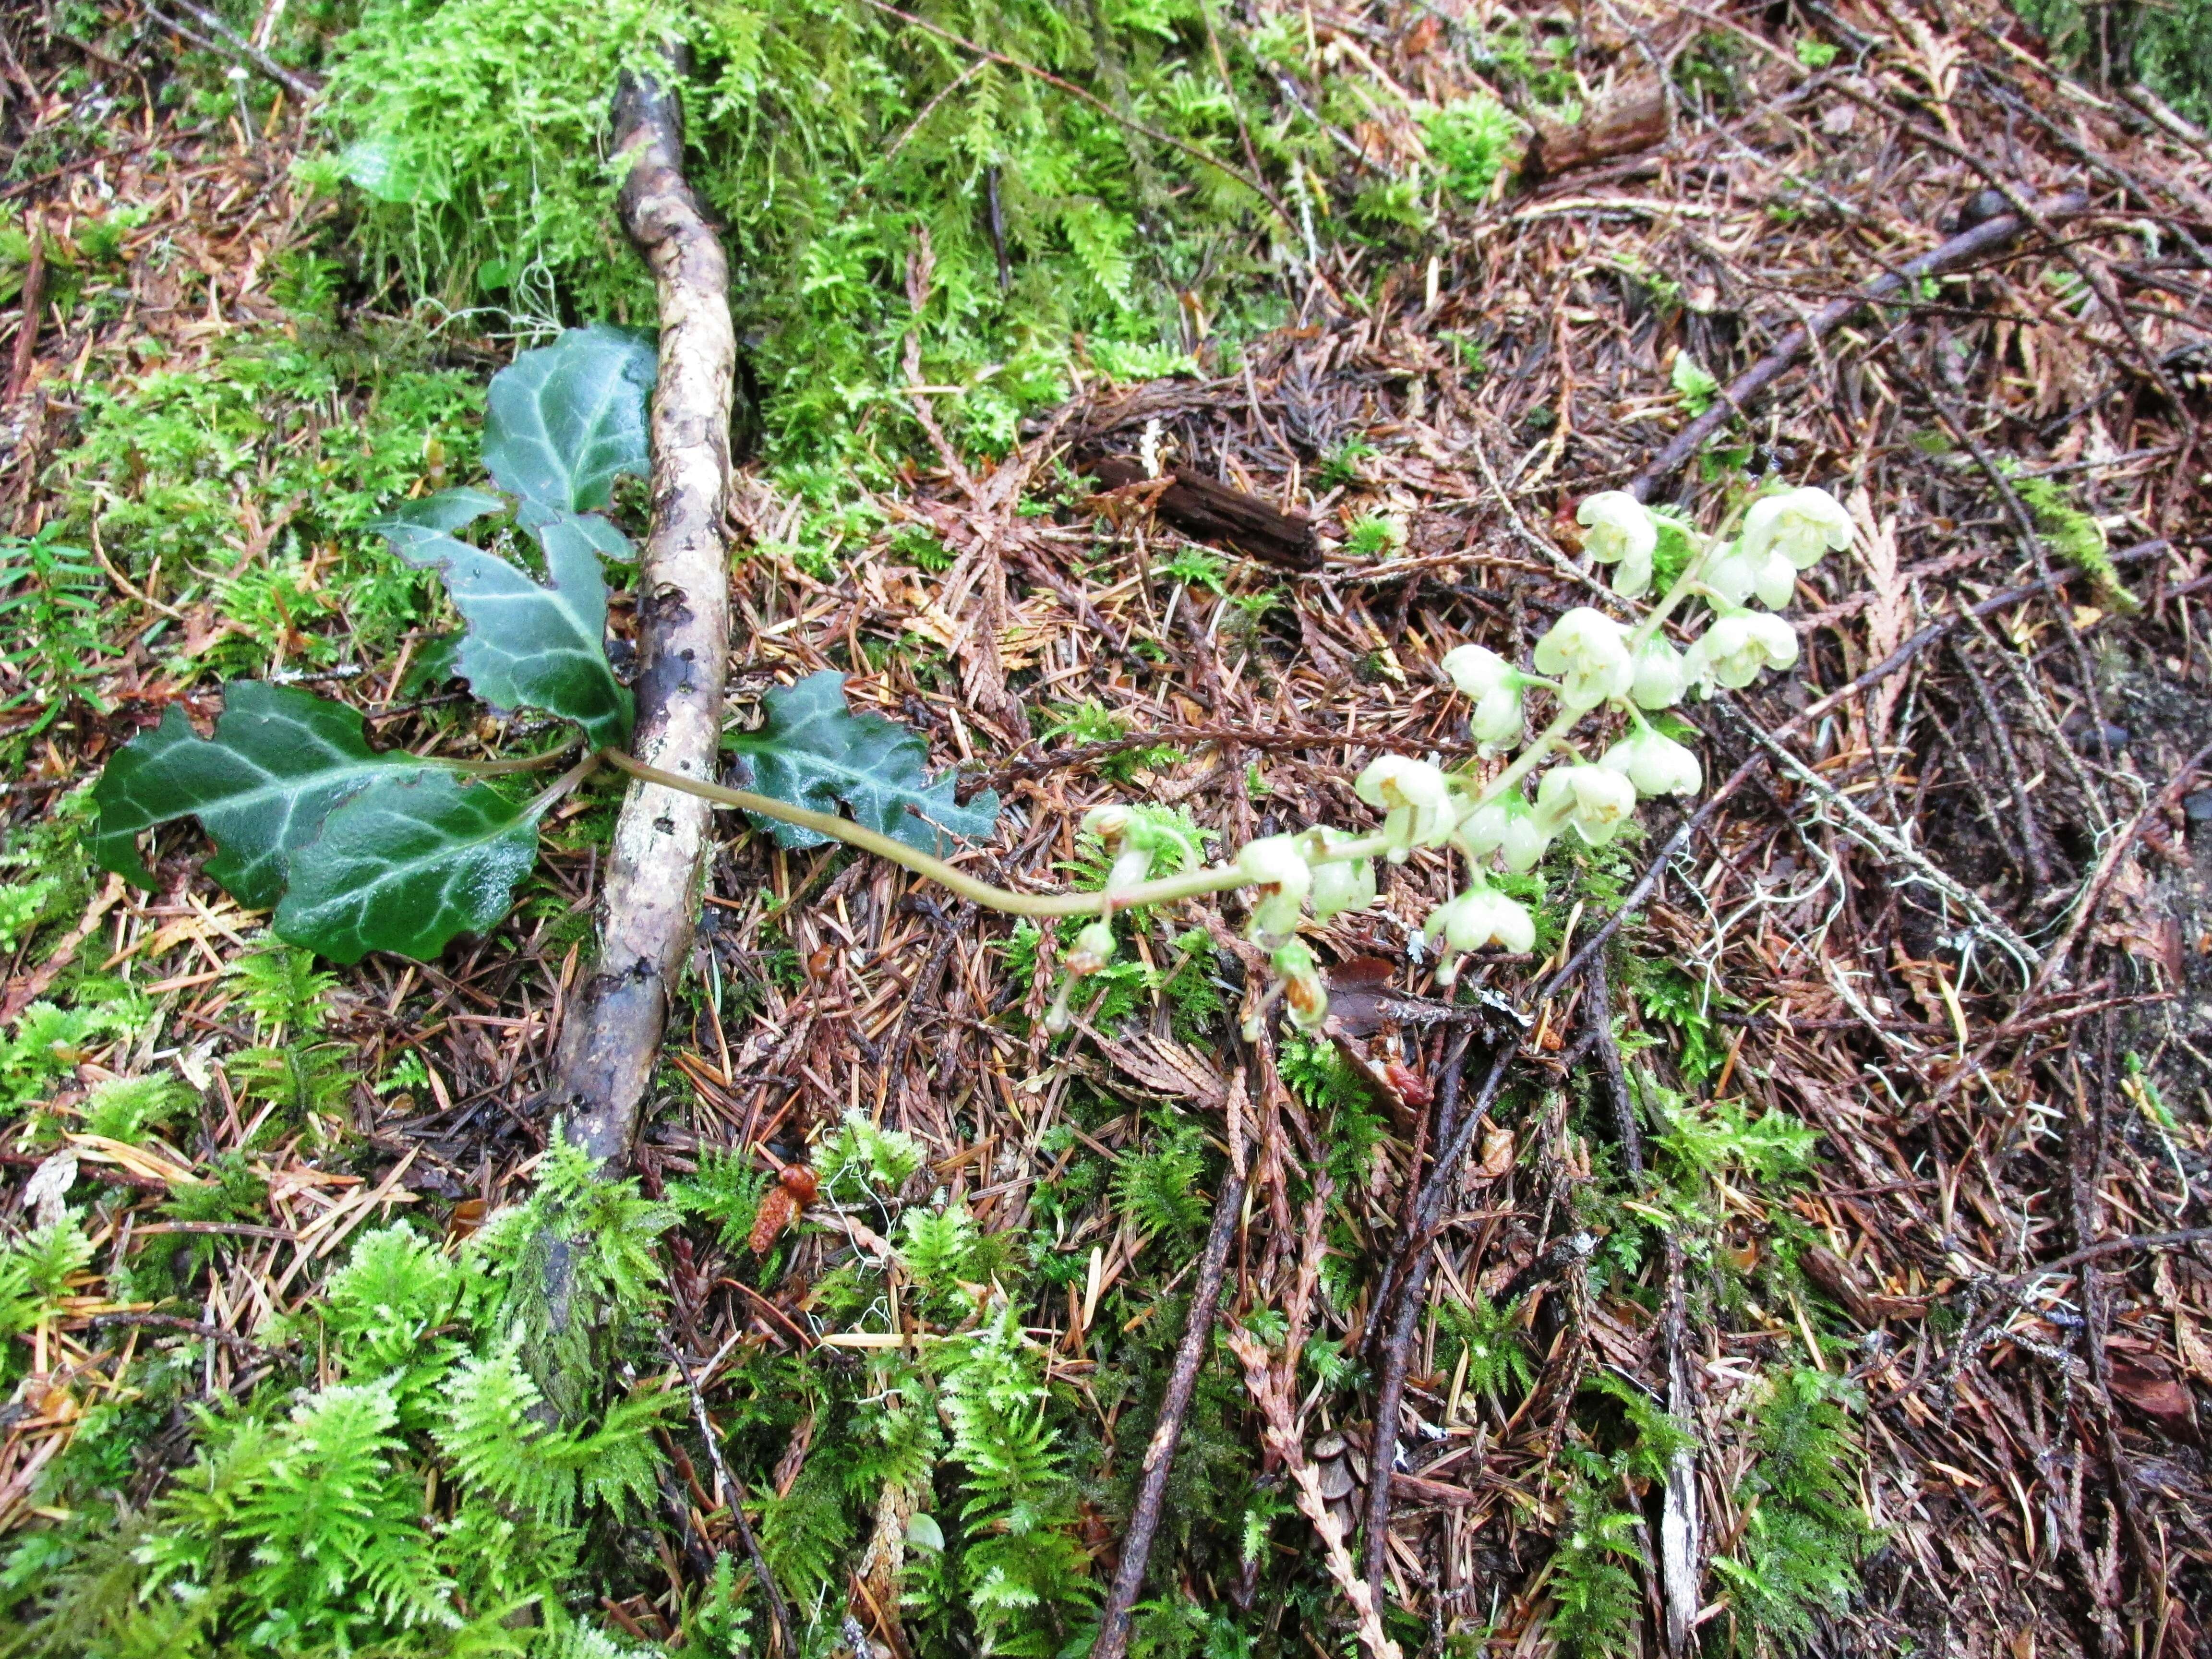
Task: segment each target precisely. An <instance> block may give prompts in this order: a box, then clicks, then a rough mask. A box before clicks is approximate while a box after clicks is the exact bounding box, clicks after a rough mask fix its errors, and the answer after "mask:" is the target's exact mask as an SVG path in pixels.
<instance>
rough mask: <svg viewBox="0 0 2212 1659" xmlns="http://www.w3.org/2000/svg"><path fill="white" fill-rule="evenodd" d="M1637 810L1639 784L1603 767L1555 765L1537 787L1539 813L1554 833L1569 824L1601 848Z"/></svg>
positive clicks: (1577, 832)
mask: <svg viewBox="0 0 2212 1659" xmlns="http://www.w3.org/2000/svg"><path fill="white" fill-rule="evenodd" d="M1635 811H1636V786H1635V785H1634V784H1632V783H1631V782H1630V781H1628V780H1627V779H1626V778H1625V777H1623V776H1622V775H1620V773H1618V772H1615V771H1613V770H1612V769H1610V768H1607V767H1603V766H1555V767H1553V769H1551V770H1550V771H1548V772H1547V773H1545V774H1544V781H1543V782H1542V783H1541V784H1539V785H1538V786H1537V787H1536V815H1537V817H1539V818H1541V819H1542V820H1543V821H1544V822H1545V823H1547V824H1548V825H1549V826H1550V827H1551V828H1552V829H1553V832H1554V833H1557V831H1559V829H1564V828H1565V827H1566V826H1567V825H1569V824H1572V825H1573V826H1574V830H1575V833H1576V834H1577V835H1578V836H1581V837H1582V838H1583V840H1584V841H1586V842H1589V844H1590V845H1591V846H1593V847H1602V846H1604V845H1605V844H1606V843H1607V842H1609V841H1611V840H1612V839H1613V836H1615V835H1617V834H1618V833H1619V832H1620V826H1621V825H1622V824H1624V823H1626V822H1627V821H1628V820H1629V818H1630V817H1632V816H1633V815H1634V813H1635Z"/></svg>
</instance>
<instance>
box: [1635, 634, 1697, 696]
mask: <svg viewBox="0 0 2212 1659" xmlns="http://www.w3.org/2000/svg"><path fill="white" fill-rule="evenodd" d="M1689 684H1690V677H1689V673H1688V671H1687V670H1686V669H1685V667H1684V666H1683V664H1682V653H1680V652H1679V651H1677V650H1676V649H1675V648H1674V647H1673V646H1671V645H1669V644H1668V643H1667V641H1665V640H1663V639H1662V638H1660V637H1659V635H1656V634H1654V635H1652V636H1651V637H1650V639H1648V640H1646V641H1644V647H1643V649H1641V650H1640V651H1638V653H1636V669H1635V678H1632V680H1630V681H1629V683H1628V700H1629V701H1630V702H1632V703H1634V704H1635V705H1636V706H1637V707H1638V708H1673V707H1674V705H1675V704H1676V703H1678V702H1681V700H1682V693H1683V692H1684V691H1685V690H1688V688H1689Z"/></svg>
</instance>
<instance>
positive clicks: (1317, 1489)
mask: <svg viewBox="0 0 2212 1659" xmlns="http://www.w3.org/2000/svg"><path fill="white" fill-rule="evenodd" d="M1229 1346H1230V1349H1231V1352H1234V1353H1235V1354H1236V1356H1237V1359H1238V1360H1239V1362H1241V1363H1242V1364H1243V1367H1244V1386H1245V1388H1246V1389H1249V1391H1250V1393H1251V1395H1252V1401H1253V1403H1254V1404H1255V1405H1256V1406H1258V1407H1259V1408H1260V1431H1261V1436H1262V1437H1264V1438H1265V1439H1266V1440H1267V1444H1268V1447H1269V1449H1272V1450H1273V1452H1274V1454H1275V1455H1276V1456H1277V1457H1278V1458H1279V1459H1280V1460H1281V1462H1282V1464H1283V1467H1284V1468H1285V1470H1287V1471H1288V1472H1289V1474H1290V1478H1291V1502H1292V1503H1293V1504H1297V1509H1298V1513H1299V1514H1301V1515H1303V1516H1305V1518H1306V1519H1307V1520H1308V1521H1309V1522H1311V1523H1312V1525H1313V1529H1314V1532H1315V1533H1316V1535H1318V1536H1319V1538H1320V1539H1321V1547H1322V1561H1323V1562H1324V1564H1325V1565H1327V1566H1328V1576H1329V1577H1332V1578H1334V1580H1336V1586H1337V1588H1338V1589H1340V1590H1342V1591H1343V1592H1344V1599H1345V1600H1346V1601H1349V1602H1350V1603H1351V1604H1352V1617H1353V1618H1354V1619H1355V1620H1357V1621H1358V1625H1357V1628H1358V1634H1359V1641H1360V1644H1361V1645H1362V1646H1364V1648H1365V1649H1366V1650H1367V1651H1368V1652H1369V1654H1370V1655H1371V1656H1372V1659H1400V1654H1399V1650H1398V1644H1396V1643H1395V1642H1394V1641H1392V1640H1391V1639H1390V1638H1389V1637H1388V1636H1386V1635H1385V1634H1383V1615H1382V1613H1381V1612H1380V1610H1379V1608H1380V1605H1381V1603H1380V1598H1378V1597H1377V1596H1376V1595H1375V1593H1374V1592H1373V1591H1372V1590H1370V1589H1369V1588H1368V1586H1367V1583H1366V1582H1365V1581H1364V1580H1363V1579H1362V1578H1361V1577H1359V1575H1358V1572H1357V1571H1354V1569H1353V1567H1352V1552H1351V1551H1350V1550H1348V1549H1346V1547H1345V1544H1344V1523H1343V1522H1341V1521H1339V1520H1338V1519H1337V1518H1336V1516H1334V1515H1331V1514H1330V1513H1329V1511H1328V1499H1327V1498H1325V1497H1323V1496H1322V1489H1321V1476H1320V1474H1319V1473H1318V1471H1316V1469H1315V1468H1314V1466H1313V1464H1312V1463H1311V1462H1309V1461H1308V1460H1307V1458H1306V1455H1305V1449H1304V1446H1303V1445H1302V1444H1301V1443H1300V1435H1299V1433H1298V1420H1297V1411H1296V1408H1295V1407H1293V1405H1292V1403H1291V1398H1290V1390H1289V1389H1288V1388H1287V1387H1285V1384H1284V1383H1283V1380H1282V1378H1281V1377H1280V1376H1279V1374H1278V1373H1277V1371H1276V1369H1275V1367H1274V1366H1273V1365H1272V1364H1269V1363H1268V1355H1267V1346H1266V1345H1265V1344H1263V1343H1262V1342H1261V1340H1260V1339H1259V1338H1257V1337H1255V1336H1254V1335H1253V1334H1251V1333H1250V1332H1249V1331H1246V1330H1243V1329H1240V1328H1237V1327H1236V1326H1234V1325H1232V1326H1231V1327H1230V1329H1229ZM1374 1473H1375V1478H1376V1479H1378V1480H1383V1485H1384V1486H1388V1485H1389V1481H1388V1480H1387V1479H1385V1478H1383V1475H1382V1474H1381V1473H1380V1472H1379V1471H1376V1472H1374Z"/></svg>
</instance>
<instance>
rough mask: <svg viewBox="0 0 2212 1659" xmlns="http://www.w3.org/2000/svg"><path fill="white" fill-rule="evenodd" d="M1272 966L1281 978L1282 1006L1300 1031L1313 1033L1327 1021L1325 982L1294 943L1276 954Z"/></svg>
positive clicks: (1309, 954)
mask: <svg viewBox="0 0 2212 1659" xmlns="http://www.w3.org/2000/svg"><path fill="white" fill-rule="evenodd" d="M1271 960H1272V965H1273V968H1274V969H1275V971H1276V972H1277V973H1278V974H1279V975H1282V980H1283V1006H1284V1008H1285V1009H1286V1010H1287V1011H1288V1012H1289V1013H1290V1016H1291V1024H1293V1025H1295V1026H1297V1028H1298V1029H1299V1030H1301V1031H1316V1030H1320V1029H1321V1024H1322V1021H1323V1020H1325V1019H1327V1018H1328V981H1326V980H1324V979H1322V976H1321V969H1320V968H1319V967H1318V966H1317V965H1316V963H1315V962H1314V956H1313V952H1312V951H1309V950H1308V949H1306V947H1305V946H1304V945H1303V944H1301V943H1300V942H1299V941H1298V940H1297V939H1292V940H1291V942H1290V943H1289V944H1288V945H1283V946H1282V947H1281V948H1280V949H1279V950H1277V951H1276V952H1275V953H1274V956H1273V958H1272V959H1271Z"/></svg>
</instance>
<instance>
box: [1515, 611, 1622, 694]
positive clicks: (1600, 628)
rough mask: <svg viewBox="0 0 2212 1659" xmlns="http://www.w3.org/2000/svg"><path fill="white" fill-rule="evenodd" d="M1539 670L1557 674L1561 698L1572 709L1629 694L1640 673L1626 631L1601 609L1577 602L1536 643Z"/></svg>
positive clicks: (1541, 672) (1537, 667) (1537, 668)
mask: <svg viewBox="0 0 2212 1659" xmlns="http://www.w3.org/2000/svg"><path fill="white" fill-rule="evenodd" d="M1536 671H1537V672H1538V673H1540V674H1551V675H1554V676H1557V677H1558V678H1559V681H1560V683H1561V684H1560V690H1559V701H1560V702H1563V703H1565V705H1566V706H1567V707H1568V708H1575V709H1582V708H1596V707H1597V706H1598V704H1600V703H1601V702H1606V701H1607V700H1608V699H1610V698H1613V697H1620V696H1626V695H1627V694H1628V687H1629V684H1630V683H1631V682H1632V680H1633V679H1634V678H1636V666H1635V665H1634V664H1633V663H1632V662H1631V661H1630V660H1629V659H1628V630H1627V629H1626V628H1623V627H1622V626H1621V625H1620V623H1617V622H1615V621H1613V618H1612V617H1608V616H1607V615H1605V614H1604V613H1603V612H1602V611H1593V610H1591V609H1590V608H1589V606H1588V605H1577V606H1576V607H1575V608H1574V609H1573V610H1572V611H1568V612H1567V614H1566V615H1565V616H1564V617H1560V618H1559V621H1557V622H1555V623H1553V624H1552V627H1551V631H1550V632H1549V633H1547V634H1546V635H1544V637H1543V638H1542V639H1541V640H1539V641H1537V642H1536Z"/></svg>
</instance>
